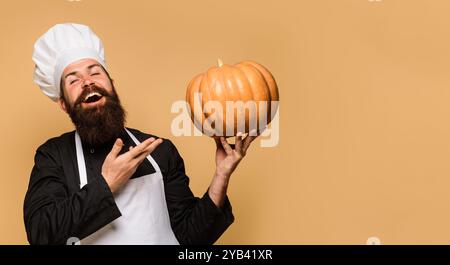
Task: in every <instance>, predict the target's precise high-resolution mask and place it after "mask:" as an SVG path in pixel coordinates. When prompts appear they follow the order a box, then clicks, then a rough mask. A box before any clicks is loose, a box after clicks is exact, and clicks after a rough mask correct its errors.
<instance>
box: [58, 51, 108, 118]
mask: <svg viewBox="0 0 450 265" xmlns="http://www.w3.org/2000/svg"><path fill="white" fill-rule="evenodd" d="M61 83H62V89H63V93H64V96H65V99H66V100H65V101H66V102H65V103H66V104H70V106H65V105H64V102H60V104H61V107H62V108H63V110H65V111H66V112H67V107H72V108H73V107H74V104H75V103H79V104H81V107H82V109H86V108H93V107H101V106H104V105H105V101H106V98H105V97H104V96H103V95H101V93H96V92H95V91H89V90H88V89H89V88H90V87H92V86H97V87H99V88H103V89H104V90H105V92H107V93H109V94H111V93H112V92H113V85H112V83H111V80H110V78H109V77H108V74H107V73H106V72H105V70H104V69H103V67H102V66H101V65H100V64H99V63H98V62H97V61H96V60H94V59H82V60H79V61H76V62H74V63H72V64H70V65H69V66H67V67H66V68H65V69H64V72H63V74H62V76H61Z"/></svg>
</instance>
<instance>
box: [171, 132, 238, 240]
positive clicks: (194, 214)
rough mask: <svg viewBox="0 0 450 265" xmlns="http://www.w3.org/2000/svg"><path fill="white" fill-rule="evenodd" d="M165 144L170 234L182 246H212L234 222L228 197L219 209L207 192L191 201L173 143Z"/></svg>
mask: <svg viewBox="0 0 450 265" xmlns="http://www.w3.org/2000/svg"><path fill="white" fill-rule="evenodd" d="M165 141H168V143H169V145H170V146H169V149H170V150H169V153H170V162H169V170H168V176H167V180H166V183H165V193H166V199H167V206H168V209H169V215H170V221H171V225H172V230H173V231H174V233H175V236H176V237H177V239H178V242H179V243H180V244H181V245H186V244H189V245H194V244H195V245H198V244H208V245H209V244H213V243H214V242H215V241H216V240H217V239H219V237H220V236H221V235H222V234H223V233H224V232H225V230H226V229H227V228H228V227H229V226H230V225H231V224H232V223H233V221H234V216H233V213H232V208H231V204H230V201H229V200H228V196H227V197H226V198H225V203H224V205H223V206H222V207H221V208H218V207H217V206H216V205H215V204H214V202H213V201H212V200H211V198H210V197H209V195H208V192H206V193H205V194H204V195H203V197H202V198H197V197H194V195H193V193H192V191H191V190H190V188H189V178H188V176H186V174H185V168H184V162H183V159H182V158H181V156H180V154H179V153H178V151H177V149H176V147H175V146H174V145H173V144H172V142H170V141H169V140H165Z"/></svg>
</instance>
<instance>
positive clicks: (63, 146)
mask: <svg viewBox="0 0 450 265" xmlns="http://www.w3.org/2000/svg"><path fill="white" fill-rule="evenodd" d="M74 140H75V131H71V132H66V133H64V134H61V135H60V136H56V137H52V138H50V139H48V140H47V141H45V142H44V143H43V144H41V145H40V146H39V147H38V148H37V150H36V155H35V159H37V158H42V157H44V158H48V159H51V160H53V161H54V162H57V161H58V160H59V157H60V153H61V150H67V149H69V148H70V144H71V143H73V142H74Z"/></svg>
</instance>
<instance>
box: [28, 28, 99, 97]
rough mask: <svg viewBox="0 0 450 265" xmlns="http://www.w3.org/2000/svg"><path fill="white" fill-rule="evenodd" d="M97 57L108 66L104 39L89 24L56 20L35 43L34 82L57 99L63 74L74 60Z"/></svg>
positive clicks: (48, 94)
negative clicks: (61, 22) (58, 22)
mask: <svg viewBox="0 0 450 265" xmlns="http://www.w3.org/2000/svg"><path fill="white" fill-rule="evenodd" d="M87 58H90V59H94V60H96V61H98V62H99V63H100V64H101V65H102V66H103V67H105V69H106V63H105V55H104V48H103V43H102V41H101V40H100V38H99V37H98V36H97V35H96V34H95V33H94V32H93V31H92V30H91V29H90V28H89V27H88V26H85V25H80V24H73V23H66V24H57V25H55V26H53V27H52V28H50V29H49V30H48V31H47V32H46V33H45V34H44V35H42V36H41V37H40V38H39V39H38V40H37V41H36V43H35V44H34V52H33V61H34V63H35V64H36V66H35V70H34V82H35V83H36V84H37V85H38V86H39V87H40V88H41V90H42V92H44V94H45V95H47V96H48V97H49V98H51V99H52V100H53V101H57V100H58V99H59V97H60V84H61V75H62V73H63V71H64V69H65V68H66V67H67V66H68V65H69V64H71V63H73V62H75V61H78V60H80V59H87Z"/></svg>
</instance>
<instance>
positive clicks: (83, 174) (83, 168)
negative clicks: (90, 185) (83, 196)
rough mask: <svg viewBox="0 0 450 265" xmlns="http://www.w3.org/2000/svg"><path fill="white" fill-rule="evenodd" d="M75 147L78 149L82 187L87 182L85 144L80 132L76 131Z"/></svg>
mask: <svg viewBox="0 0 450 265" xmlns="http://www.w3.org/2000/svg"><path fill="white" fill-rule="evenodd" d="M75 147H76V150H77V164H78V173H79V174H80V189H81V188H83V187H84V185H86V184H87V174H86V163H85V162H84V155H83V146H82V145H81V138H80V135H79V134H78V132H75Z"/></svg>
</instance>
